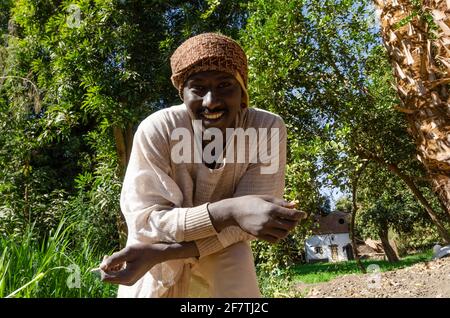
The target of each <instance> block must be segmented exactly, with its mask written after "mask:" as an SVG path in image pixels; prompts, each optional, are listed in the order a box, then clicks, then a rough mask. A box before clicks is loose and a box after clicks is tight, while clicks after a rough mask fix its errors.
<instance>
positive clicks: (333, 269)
mask: <svg viewBox="0 0 450 318" xmlns="http://www.w3.org/2000/svg"><path fill="white" fill-rule="evenodd" d="M431 257H432V251H431V250H430V251H427V252H423V253H418V254H414V255H408V256H406V257H403V258H402V259H401V260H400V261H399V262H397V263H389V262H388V261H383V260H371V259H366V260H362V261H361V262H362V263H363V265H364V266H365V267H366V268H367V266H369V265H371V264H375V265H378V266H379V268H380V271H382V272H385V271H391V270H394V269H399V268H404V267H408V266H411V265H413V264H416V263H419V262H424V261H427V260H431ZM355 273H361V271H360V270H359V268H358V266H357V265H356V262H355V261H348V262H340V263H314V264H299V265H296V266H295V267H293V268H292V269H291V270H290V274H291V275H292V279H293V281H294V282H295V281H297V282H299V281H301V282H303V283H307V284H312V283H320V282H327V281H329V280H331V279H334V278H336V277H338V276H342V275H346V274H355Z"/></svg>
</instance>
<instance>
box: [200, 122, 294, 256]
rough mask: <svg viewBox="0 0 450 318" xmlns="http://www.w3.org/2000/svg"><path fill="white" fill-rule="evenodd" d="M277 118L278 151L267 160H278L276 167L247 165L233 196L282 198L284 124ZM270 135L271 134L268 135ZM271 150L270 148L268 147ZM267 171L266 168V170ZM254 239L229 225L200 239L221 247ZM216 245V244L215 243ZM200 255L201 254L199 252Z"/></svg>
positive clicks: (262, 164) (284, 155)
mask: <svg viewBox="0 0 450 318" xmlns="http://www.w3.org/2000/svg"><path fill="white" fill-rule="evenodd" d="M277 118H278V120H277V121H276V122H275V123H274V125H273V126H272V128H278V132H279V134H278V137H279V144H278V145H279V148H278V152H274V151H270V155H269V158H270V160H268V161H269V162H278V167H277V169H275V172H274V173H263V172H264V167H265V168H267V166H268V164H267V163H255V164H251V165H250V166H249V169H248V170H247V171H246V172H245V174H244V175H243V177H242V178H241V179H240V181H239V183H238V185H237V187H236V190H235V192H234V195H233V197H240V196H244V195H263V194H266V195H272V196H274V197H278V198H283V193H284V185H285V180H284V179H285V166H286V138H287V136H286V126H285V124H284V122H283V120H282V119H281V118H279V117H277ZM270 136H272V135H270ZM270 136H268V139H267V140H262V142H267V143H268V144H269V145H270V144H271V138H270ZM270 150H271V149H270ZM266 171H267V170H266ZM253 239H255V237H254V236H252V235H250V234H248V233H247V232H245V231H243V230H242V229H241V228H239V227H238V226H230V227H227V228H225V229H224V230H222V231H221V232H220V233H219V234H217V236H214V237H209V238H204V239H202V240H200V241H199V242H200V244H202V245H209V244H211V245H213V241H214V240H219V241H220V243H221V244H222V246H223V248H226V247H228V246H230V245H232V244H235V243H237V242H240V241H247V240H253ZM197 246H199V243H197ZM216 246H217V245H216ZM208 252H209V254H212V253H214V252H217V251H214V249H208ZM201 255H202V254H201Z"/></svg>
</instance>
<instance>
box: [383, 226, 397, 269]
mask: <svg viewBox="0 0 450 318" xmlns="http://www.w3.org/2000/svg"><path fill="white" fill-rule="evenodd" d="M378 235H379V236H380V240H381V244H382V245H383V249H384V253H385V254H386V257H387V259H388V261H389V262H390V263H394V262H398V261H399V258H398V255H397V253H396V252H395V250H394V249H393V248H392V246H391V243H389V227H388V225H387V223H383V224H380V228H379V229H378Z"/></svg>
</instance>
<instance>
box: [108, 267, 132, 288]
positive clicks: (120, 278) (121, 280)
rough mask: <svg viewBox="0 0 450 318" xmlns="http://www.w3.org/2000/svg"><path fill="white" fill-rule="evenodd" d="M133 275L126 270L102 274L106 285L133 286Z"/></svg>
mask: <svg viewBox="0 0 450 318" xmlns="http://www.w3.org/2000/svg"><path fill="white" fill-rule="evenodd" d="M131 275H132V273H131V272H130V271H129V270H128V269H126V268H125V269H123V270H121V271H118V272H102V273H101V279H102V281H103V282H106V283H111V284H121V285H127V286H131V285H132V284H133V283H134V282H133V281H132V277H131Z"/></svg>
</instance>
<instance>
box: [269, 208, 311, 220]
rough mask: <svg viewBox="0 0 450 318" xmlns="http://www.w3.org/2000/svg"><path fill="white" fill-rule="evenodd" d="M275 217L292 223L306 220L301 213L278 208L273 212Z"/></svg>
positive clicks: (305, 215) (303, 213)
mask: <svg viewBox="0 0 450 318" xmlns="http://www.w3.org/2000/svg"><path fill="white" fill-rule="evenodd" d="M275 216H277V217H279V218H282V219H288V220H292V221H299V220H301V219H306V217H307V214H306V213H305V212H303V211H300V210H296V209H288V208H282V207H280V208H278V209H277V210H276V212H275Z"/></svg>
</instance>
